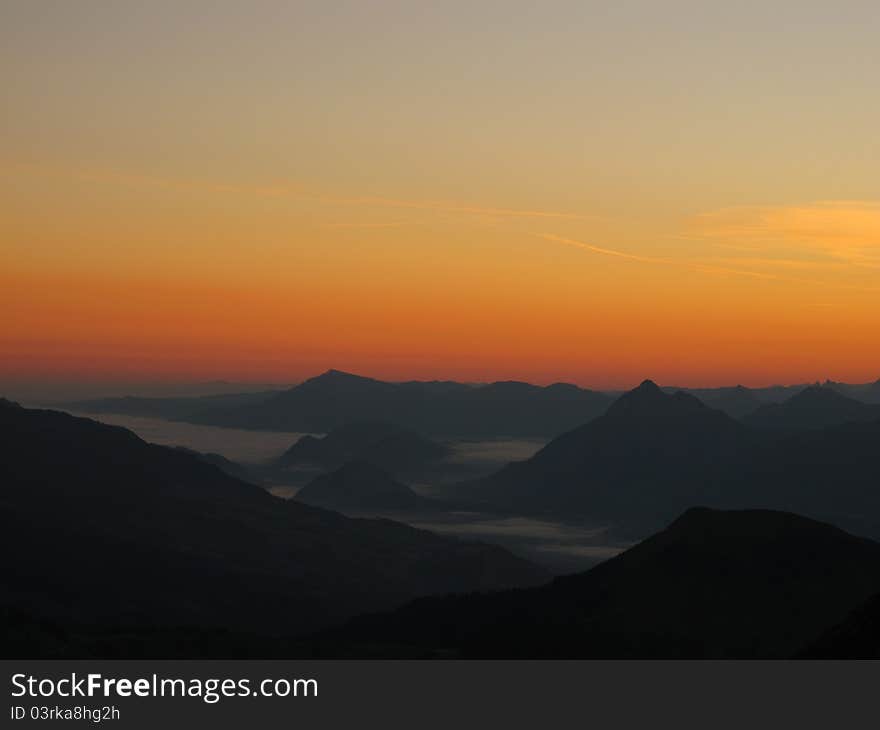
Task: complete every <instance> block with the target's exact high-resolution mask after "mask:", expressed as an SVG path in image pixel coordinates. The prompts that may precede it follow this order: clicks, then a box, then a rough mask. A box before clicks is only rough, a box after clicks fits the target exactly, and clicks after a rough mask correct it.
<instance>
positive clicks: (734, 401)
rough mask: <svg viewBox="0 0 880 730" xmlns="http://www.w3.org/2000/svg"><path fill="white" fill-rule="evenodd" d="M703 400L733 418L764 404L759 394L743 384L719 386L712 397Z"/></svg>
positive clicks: (748, 412)
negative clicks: (726, 386)
mask: <svg viewBox="0 0 880 730" xmlns="http://www.w3.org/2000/svg"><path fill="white" fill-rule="evenodd" d="M698 397H699V396H698ZM701 400H702V401H703V402H704V403H705V404H706V405H707V406H709V407H711V408H716V409H717V410H719V411H724V412H725V413H726V414H727V415H728V416H732V417H733V418H742V417H743V416H747V415H749V414H750V413H753V412H754V411H756V410H757V409H758V408H759V407H760V406H761V405H762V401H761V400H760V399H759V398H758V396H756V395H755V394H754V393H753V392H752V391H751V390H749V389H748V388H744V387H743V386H742V385H737V386H735V387H733V388H719V389H718V390H717V391H716V393H715V394H714V395H713V396H712V397H706V398H701Z"/></svg>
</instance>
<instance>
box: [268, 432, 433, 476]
mask: <svg viewBox="0 0 880 730" xmlns="http://www.w3.org/2000/svg"><path fill="white" fill-rule="evenodd" d="M448 453H449V449H448V448H447V447H445V446H443V445H442V444H439V443H436V442H434V441H430V440H429V439H426V438H424V437H422V436H420V435H419V434H417V433H416V432H415V431H412V430H410V429H406V428H401V427H400V426H396V425H394V424H390V423H384V422H378V421H365V422H360V423H351V424H346V425H345V426H340V427H339V428H335V429H333V430H332V431H330V433H328V434H327V435H326V436H324V437H323V438H316V437H314V436H311V435H306V436H303V437H302V438H300V439H299V441H297V442H296V443H295V444H293V445H292V446H291V447H290V448H289V449H288V450H287V451H285V452H284V454H282V455H281V456H280V457H279V459H278V463H279V464H281V465H285V466H300V465H313V466H319V467H321V468H323V469H334V468H337V467H339V466H341V465H342V464H345V463H346V462H349V461H353V460H357V461H363V462H369V463H371V464H375V465H376V466H379V467H381V468H383V469H388V470H390V471H392V472H398V471H410V470H417V469H419V468H421V467H425V466H427V465H429V464H431V463H432V462H436V461H438V460H440V459H442V458H443V457H444V456H446V455H447V454H448Z"/></svg>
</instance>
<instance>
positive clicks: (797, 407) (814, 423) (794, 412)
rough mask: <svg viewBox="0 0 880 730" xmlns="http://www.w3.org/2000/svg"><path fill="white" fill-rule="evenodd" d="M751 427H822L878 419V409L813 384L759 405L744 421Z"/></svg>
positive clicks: (879, 413) (829, 388) (792, 428)
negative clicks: (782, 397) (790, 395)
mask: <svg viewBox="0 0 880 730" xmlns="http://www.w3.org/2000/svg"><path fill="white" fill-rule="evenodd" d="M745 420H746V422H747V423H749V424H750V425H752V426H758V427H761V428H775V429H787V430H801V429H810V428H825V427H827V426H836V425H839V424H843V423H851V422H855V421H873V420H880V406H874V405H869V404H866V403H862V402H861V401H857V400H854V399H852V398H848V397H846V396H845V395H841V394H840V393H838V392H837V391H836V390H834V389H833V388H831V387H828V386H820V385H813V386H810V387H809V388H805V389H804V390H802V391H801V392H800V393H798V394H797V395H794V396H792V397H791V398H789V399H788V400H786V401H784V402H783V403H773V404H768V405H764V406H761V407H760V408H758V409H757V410H756V411H754V412H753V413H752V414H751V415H749V416H748V417H747V418H746V419H745Z"/></svg>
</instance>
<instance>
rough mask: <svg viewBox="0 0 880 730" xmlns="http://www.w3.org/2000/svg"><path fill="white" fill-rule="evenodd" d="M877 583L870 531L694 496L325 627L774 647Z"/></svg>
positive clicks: (588, 643)
mask: <svg viewBox="0 0 880 730" xmlns="http://www.w3.org/2000/svg"><path fill="white" fill-rule="evenodd" d="M878 586H880V544H878V543H875V542H872V541H870V540H866V539H863V538H859V537H855V536H853V535H850V534H847V533H845V532H843V531H842V530H839V529H837V528H835V527H832V526H831V525H827V524H823V523H820V522H815V521H813V520H809V519H806V518H803V517H798V516H797V515H793V514H787V513H782V512H772V511H763V510H746V511H737V512H722V511H716V510H709V509H705V508H694V509H690V510H688V511H687V512H685V513H684V514H683V515H682V516H681V517H679V518H678V519H676V520H675V521H674V522H673V523H672V524H671V525H669V527H667V528H666V529H665V530H663V531H661V532H660V533H658V534H656V535H654V536H653V537H650V538H648V539H647V540H645V541H643V542H641V543H640V544H638V545H636V546H635V547H633V548H631V549H629V550H627V551H626V552H624V553H622V554H621V555H619V556H617V557H615V558H612V559H610V560H608V561H606V562H604V563H601V564H600V565H598V566H596V567H595V568H593V569H592V570H589V571H587V572H585V573H580V574H576V575H571V576H566V577H562V578H557V579H555V580H554V581H553V582H551V583H549V584H547V585H545V586H541V587H537V588H531V589H524V590H515V591H507V592H501V593H491V594H487V595H478V596H451V597H445V598H437V599H431V598H428V599H422V600H418V601H415V602H413V603H410V604H408V605H407V606H404V607H403V608H401V609H398V610H396V611H394V612H391V613H386V614H380V615H376V616H364V617H359V618H356V619H354V620H353V621H351V622H350V623H349V624H348V625H347V626H346V627H344V628H342V629H340V630H336V631H331V632H328V633H327V634H325V640H326V641H327V642H328V643H329V644H331V645H334V646H335V647H336V649H337V651H338V652H339V654H340V655H345V654H346V652H348V653H349V654H354V655H356V654H357V653H358V652H359V651H361V650H362V648H361V647H362V642H364V643H366V642H369V643H370V644H371V645H372V646H376V645H377V644H384V645H385V646H386V647H388V649H389V651H391V652H397V653H400V654H408V655H424V656H433V655H443V656H460V657H480V658H746V657H748V658H775V657H778V658H781V657H788V656H792V655H793V654H795V653H797V652H798V651H799V650H801V649H802V648H803V647H804V646H806V645H808V644H809V643H810V642H812V641H813V640H814V639H815V638H816V637H818V636H819V635H821V634H822V633H823V632H824V631H826V630H827V629H828V628H829V627H831V626H834V625H835V624H837V623H838V622H840V621H841V620H842V619H843V618H844V617H845V616H847V615H848V613H849V612H850V610H851V609H852V607H853V606H857V605H859V604H861V603H862V602H863V601H865V600H867V598H868V597H869V596H871V595H873V594H874V593H875V592H876V591H877V588H878ZM420 652H421V654H420Z"/></svg>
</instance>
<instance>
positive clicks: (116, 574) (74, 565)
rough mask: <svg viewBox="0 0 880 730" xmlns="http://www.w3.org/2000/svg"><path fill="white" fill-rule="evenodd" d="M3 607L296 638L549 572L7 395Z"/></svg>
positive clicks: (69, 619) (0, 435) (0, 442)
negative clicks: (259, 482) (278, 494)
mask: <svg viewBox="0 0 880 730" xmlns="http://www.w3.org/2000/svg"><path fill="white" fill-rule="evenodd" d="M0 535H2V549H3V554H4V555H6V556H7V557H9V558H10V559H9V560H7V561H6V563H5V565H4V569H3V573H2V575H0V595H2V601H0V603H2V604H3V605H5V606H6V607H8V608H10V609H15V610H17V611H23V612H24V613H25V614H27V615H31V616H41V617H44V618H46V619H47V620H51V621H55V622H65V623H72V624H73V623H79V624H81V625H87V626H90V627H92V628H93V629H95V628H97V629H100V630H104V629H107V628H108V627H111V626H112V627H152V628H154V629H155V628H157V627H168V626H198V627H200V630H213V629H224V630H226V629H235V630H238V631H255V630H259V631H260V632H262V633H264V634H272V633H279V632H285V633H287V634H296V633H300V632H303V631H306V630H309V629H312V628H316V627H319V626H321V625H327V624H328V623H330V622H333V621H337V620H340V619H342V618H345V617H347V616H351V615H353V614H355V613H358V612H361V611H365V610H377V609H381V608H390V607H392V606H394V605H396V604H400V603H402V602H403V601H405V600H407V599H409V598H412V597H415V596H418V595H424V594H430V593H447V592H450V591H472V590H486V589H491V588H498V587H502V586H512V585H523V584H534V583H536V582H540V581H542V580H543V579H544V577H545V574H544V572H543V570H541V569H539V568H537V567H536V566H534V565H532V564H530V563H528V562H526V561H524V560H521V559H519V558H516V557H514V556H513V555H511V554H510V553H508V552H506V551H505V550H503V549H501V548H498V547H494V546H488V545H483V544H479V543H468V542H461V541H457V540H453V539H448V538H443V537H439V536H437V535H434V534H432V533H430V532H426V531H423V530H417V529H414V528H411V527H408V526H406V525H403V524H399V523H395V522H392V521H389V520H356V519H349V518H346V517H343V516H342V515H340V514H337V513H335V512H330V511H326V510H322V509H317V508H314V507H310V506H308V505H305V504H302V503H300V502H296V501H293V500H289V501H285V500H281V499H277V498H275V497H272V496H270V495H269V494H268V493H266V492H265V491H264V490H262V489H260V488H259V487H256V486H253V485H251V484H247V483H245V482H242V481H240V480H238V479H235V478H232V477H230V476H228V475H226V474H224V473H223V472H221V471H220V470H219V469H218V468H217V467H216V466H213V465H211V464H209V463H206V462H205V461H204V459H202V458H200V457H198V456H195V455H192V454H189V453H186V452H184V451H181V450H179V449H172V448H166V447H162V446H156V445H152V444H148V443H146V442H144V441H142V440H140V439H139V438H138V437H137V436H135V435H134V434H133V433H131V432H130V431H127V430H125V429H123V428H118V427H113V426H107V425H104V424H100V423H97V422H95V421H91V420H89V419H83V418H75V417H73V416H70V415H67V414H64V413H59V412H55V411H41V410H30V409H23V408H18V407H15V406H12V405H9V404H5V405H2V406H0Z"/></svg>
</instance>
